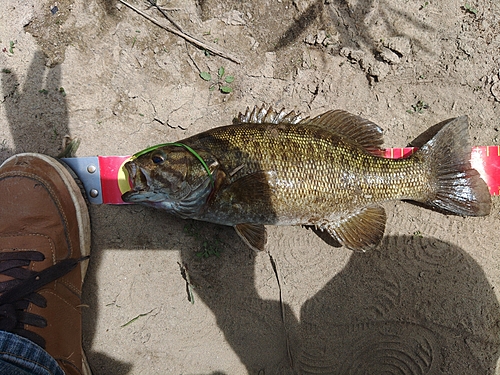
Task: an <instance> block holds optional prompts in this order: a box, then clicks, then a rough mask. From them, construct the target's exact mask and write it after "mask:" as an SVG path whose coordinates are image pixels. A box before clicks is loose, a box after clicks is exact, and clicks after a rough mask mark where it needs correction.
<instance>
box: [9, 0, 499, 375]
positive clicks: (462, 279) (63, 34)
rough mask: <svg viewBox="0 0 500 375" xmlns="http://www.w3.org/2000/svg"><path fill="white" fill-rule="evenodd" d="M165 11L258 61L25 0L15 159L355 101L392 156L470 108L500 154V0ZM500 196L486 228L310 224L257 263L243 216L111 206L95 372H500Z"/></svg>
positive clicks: (101, 4) (280, 238) (306, 1)
mask: <svg viewBox="0 0 500 375" xmlns="http://www.w3.org/2000/svg"><path fill="white" fill-rule="evenodd" d="M158 4H159V5H160V6H161V7H162V8H166V9H167V10H166V12H168V13H167V14H168V15H169V16H170V17H171V18H172V19H173V20H174V21H175V23H177V24H178V25H179V26H180V27H181V28H182V29H183V30H184V32H186V33H187V34H190V35H192V36H195V37H197V38H198V39H200V40H203V41H205V42H208V43H211V44H212V45H215V46H216V47H217V48H219V49H222V50H224V51H226V52H228V53H230V54H232V55H234V56H236V57H237V59H239V60H240V62H241V63H240V64H237V63H234V62H231V61H228V60H227V59H224V58H221V57H218V56H214V55H212V54H209V53H205V52H204V51H203V50H200V49H197V48H195V47H194V46H193V45H192V44H190V43H186V42H185V41H184V40H183V39H181V38H179V37H178V36H175V35H173V34H171V33H169V32H167V31H165V30H163V29H161V28H159V27H158V26H156V25H154V24H153V23H152V22H150V21H149V20H147V19H145V18H143V17H141V16H140V15H138V14H137V13H135V12H134V11H132V10H130V9H129V8H127V7H125V6H124V5H122V4H116V3H115V2H112V1H105V0H89V1H83V0H62V1H58V2H54V1H52V2H48V1H22V2H19V1H15V0H5V1H4V2H3V3H2V11H1V12H0V47H1V48H2V51H1V52H0V68H2V73H1V83H2V89H1V90H2V95H1V96H0V103H1V106H0V162H1V161H3V160H4V159H5V158H7V157H8V156H10V155H12V154H14V153H17V152H22V151H35V152H43V153H47V154H50V155H57V153H58V152H59V151H60V149H61V140H62V137H63V136H64V135H65V134H70V135H72V136H77V137H79V138H81V140H82V143H81V146H80V149H79V150H78V152H77V156H91V155H98V154H99V155H128V154H131V153H134V152H137V151H139V150H141V149H143V148H145V147H146V146H149V145H152V144H157V143H162V142H169V141H175V140H178V139H181V138H184V137H186V136H189V135H192V134H195V133H198V132H200V131H203V130H207V129H210V128H212V127H215V126H219V125H226V124H229V123H230V122H231V120H232V118H233V117H234V116H235V115H236V114H237V113H238V112H240V111H243V110H244V109H245V107H246V106H253V105H256V104H257V105H260V104H261V103H263V102H265V103H269V104H272V105H273V106H276V107H280V108H281V107H286V108H287V109H290V110H292V109H295V110H298V111H300V112H302V113H303V114H304V115H312V116H314V115H317V114H320V113H322V112H324V111H326V110H329V109H335V108H340V109H346V110H348V111H350V112H352V113H355V114H359V115H361V116H363V117H365V118H368V119H370V120H372V121H374V122H376V123H377V124H379V125H380V126H381V127H382V128H384V130H385V135H384V136H385V142H386V146H387V147H397V146H405V145H406V144H408V142H410V141H411V140H412V139H414V138H415V137H416V136H418V135H419V134H420V133H421V132H423V131H424V130H425V129H427V128H428V127H429V126H431V125H433V124H435V123H437V122H440V121H442V120H445V119H448V118H451V117H455V116H459V115H467V116H469V120H470V137H471V141H472V143H473V144H474V145H493V144H498V135H499V127H500V123H499V118H500V102H499V101H500V83H499V81H500V76H499V73H500V72H499V71H500V24H499V20H500V4H499V3H498V1H496V0H475V1H472V2H469V3H467V2H465V1H459V0H449V1H435V0H434V1H433V0H430V1H423V0H405V1H400V0H366V1H354V0H348V1H340V0H325V1H323V0H316V1H313V0H296V1H290V0H255V1H249V2H241V1H226V0H198V1H193V0H185V1H180V0H172V1H170V2H158ZM134 5H135V6H136V7H138V8H140V9H141V10H143V11H145V12H146V13H147V14H148V15H150V16H152V17H154V18H155V19H157V20H159V22H161V23H162V24H165V25H170V26H172V24H171V23H170V22H169V21H168V20H166V19H165V18H164V16H163V15H162V14H161V13H160V12H158V11H157V9H155V8H154V7H150V8H149V9H148V3H145V2H139V1H136V2H134ZM220 67H224V68H225V75H230V76H233V77H234V81H233V82H231V83H230V84H229V86H230V87H231V88H232V92H231V93H230V94H224V93H222V92H221V91H220V90H219V86H217V85H216V86H215V89H214V90H212V91H211V90H210V86H211V83H210V82H207V81H204V80H203V79H201V78H200V76H199V73H200V72H210V73H211V75H212V78H213V79H215V80H217V78H216V76H217V70H218V69H219V68H220ZM214 83H217V82H214ZM0 199H8V197H2V198H0ZM493 201H494V205H493V209H492V212H491V215H490V216H489V217H485V218H461V217H453V216H444V215H441V214H439V213H436V212H432V211H429V210H425V209H423V208H420V207H416V206H413V205H410V204H408V203H400V202H394V203H389V204H386V206H385V207H386V209H387V214H388V223H387V230H386V234H387V236H386V238H385V239H384V241H383V243H382V245H381V246H380V247H379V248H378V249H377V250H374V251H372V252H369V253H364V254H362V253H353V252H351V251H349V250H346V249H344V248H335V247H332V246H330V245H329V244H328V243H326V242H325V241H324V240H322V239H321V238H320V237H318V236H317V235H316V234H315V233H314V232H313V231H310V230H307V229H305V228H300V227H269V228H268V232H269V241H268V247H267V248H268V250H269V253H266V252H263V253H260V254H254V253H252V251H251V250H248V249H247V248H246V247H245V246H244V245H243V244H242V243H241V241H240V239H239V238H238V237H237V235H236V234H235V232H234V231H233V229H232V228H226V227H220V226H216V225H211V224H207V223H199V222H191V221H185V220H181V219H177V218H175V217H171V216H169V215H168V214H166V213H164V212H159V211H154V210H152V209H146V208H143V207H138V206H93V207H91V218H92V228H93V244H92V245H93V256H92V259H91V262H90V267H89V273H88V276H87V280H86V285H85V290H84V298H85V303H86V304H88V307H87V308H86V309H85V311H84V346H85V349H86V352H87V354H88V357H89V360H90V364H91V366H92V368H93V370H94V372H95V373H96V374H244V373H249V374H292V373H315V374H319V373H321V374H323V373H324V374H326V373H331V374H367V373H369V374H379V373H380V374H381V373H384V374H388V373H393V374H396V373H397V374H500V370H497V369H496V368H497V361H498V357H499V347H500V305H499V302H498V298H499V293H500V272H499V269H500V255H499V254H500V252H498V247H497V246H498V229H499V224H500V217H499V209H500V204H499V202H498V198H494V199H493ZM203 253H204V254H205V255H211V256H208V257H206V258H204V257H200V256H199V254H203ZM215 254H216V255H215ZM270 256H272V259H273V260H274V262H275V264H276V270H277V274H278V278H279V284H278V281H277V278H276V275H275V273H274V271H273V267H272V263H271V261H270ZM179 265H182V266H183V267H184V268H186V269H187V273H188V275H189V276H190V279H191V284H192V286H191V288H192V292H193V297H194V300H193V303H191V302H189V301H188V293H187V291H186V283H185V281H184V279H183V277H182V275H181V270H180V266H179ZM280 287H281V298H282V302H283V304H282V305H280ZM127 323H128V324H127Z"/></svg>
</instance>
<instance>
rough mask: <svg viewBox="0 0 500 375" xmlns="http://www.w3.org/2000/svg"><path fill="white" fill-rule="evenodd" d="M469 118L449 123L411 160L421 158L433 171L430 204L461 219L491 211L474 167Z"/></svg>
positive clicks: (489, 200) (489, 201)
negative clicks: (471, 158)
mask: <svg viewBox="0 0 500 375" xmlns="http://www.w3.org/2000/svg"><path fill="white" fill-rule="evenodd" d="M468 127H469V122H468V119H467V116H461V117H457V118H455V119H452V120H451V121H449V122H446V123H445V125H444V126H443V128H441V130H439V132H438V133H437V134H436V135H435V136H434V138H432V139H431V140H430V141H428V142H427V143H426V144H425V145H424V146H422V147H421V148H420V149H419V150H418V151H417V152H416V153H415V154H414V155H413V156H412V157H416V158H421V160H422V161H423V162H424V163H427V165H428V168H429V170H430V171H431V181H430V182H431V192H430V194H429V196H428V198H427V201H425V202H422V203H424V204H428V205H430V206H432V207H435V208H437V209H438V210H444V211H446V212H448V213H452V214H455V215H462V216H485V215H488V214H489V213H490V210H491V195H490V192H489V190H488V186H487V185H486V183H485V182H484V180H483V179H482V178H481V176H480V175H479V172H478V171H476V170H475V169H473V168H472V167H471V163H470V157H471V146H470V143H469V133H468Z"/></svg>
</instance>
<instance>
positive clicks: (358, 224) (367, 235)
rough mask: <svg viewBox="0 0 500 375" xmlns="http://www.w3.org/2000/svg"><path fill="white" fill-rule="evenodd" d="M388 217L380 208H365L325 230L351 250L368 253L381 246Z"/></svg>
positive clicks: (333, 223) (326, 226)
mask: <svg viewBox="0 0 500 375" xmlns="http://www.w3.org/2000/svg"><path fill="white" fill-rule="evenodd" d="M385 222H386V215H385V210H384V209H383V208H382V207H379V206H373V207H365V208H363V209H362V210H361V211H359V212H356V213H353V214H351V215H350V216H348V217H347V218H344V219H343V220H340V221H339V222H330V223H328V224H327V225H325V226H324V227H323V228H324V229H326V230H327V232H328V233H330V235H331V236H333V237H334V238H335V239H337V241H339V242H340V243H341V244H342V245H344V246H345V247H347V248H349V249H351V250H358V251H359V250H361V251H366V250H370V249H371V248H373V247H375V246H376V245H378V244H379V242H380V240H381V239H382V237H383V236H384V230H385Z"/></svg>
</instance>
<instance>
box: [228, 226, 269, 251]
mask: <svg viewBox="0 0 500 375" xmlns="http://www.w3.org/2000/svg"><path fill="white" fill-rule="evenodd" d="M234 229H236V233H238V235H239V236H240V237H241V239H242V240H243V242H245V243H246V244H247V245H248V246H249V247H251V248H252V249H253V250H255V251H262V250H264V246H265V245H266V242H267V232H266V227H265V226H264V225H262V224H250V223H243V224H236V225H235V226H234Z"/></svg>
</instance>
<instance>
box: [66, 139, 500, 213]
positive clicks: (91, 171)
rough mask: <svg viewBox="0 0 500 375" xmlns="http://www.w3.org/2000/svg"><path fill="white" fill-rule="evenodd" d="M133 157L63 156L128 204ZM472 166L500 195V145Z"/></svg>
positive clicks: (93, 199)
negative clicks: (125, 198)
mask: <svg viewBox="0 0 500 375" xmlns="http://www.w3.org/2000/svg"><path fill="white" fill-rule="evenodd" d="M415 151H416V148H415V147H404V148H388V149H386V150H385V155H384V156H385V157H386V158H391V159H398V158H402V157H407V156H409V155H411V154H413V153H414V152H415ZM130 158H131V157H130V156H92V157H78V158H65V159H62V160H63V161H64V162H65V163H66V164H68V165H69V166H70V167H71V168H72V169H73V171H74V172H75V173H76V175H77V176H78V178H79V179H80V181H81V182H82V184H83V187H84V189H85V191H86V193H87V197H88V199H89V202H90V203H94V204H126V203H125V202H123V201H122V194H123V193H125V192H126V191H128V190H130V181H129V176H128V173H127V171H126V170H125V168H124V167H123V166H124V164H125V163H126V162H127V161H129V160H130ZM471 165H472V167H473V168H474V169H476V170H477V171H478V172H479V173H480V175H481V177H482V178H483V179H484V181H486V184H487V185H488V187H489V189H490V193H491V195H499V194H500V146H479V147H473V148H472V153H471Z"/></svg>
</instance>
